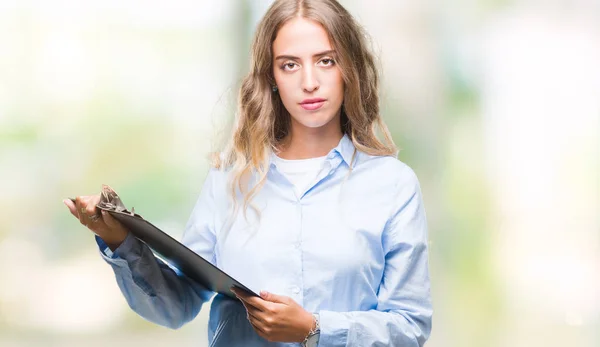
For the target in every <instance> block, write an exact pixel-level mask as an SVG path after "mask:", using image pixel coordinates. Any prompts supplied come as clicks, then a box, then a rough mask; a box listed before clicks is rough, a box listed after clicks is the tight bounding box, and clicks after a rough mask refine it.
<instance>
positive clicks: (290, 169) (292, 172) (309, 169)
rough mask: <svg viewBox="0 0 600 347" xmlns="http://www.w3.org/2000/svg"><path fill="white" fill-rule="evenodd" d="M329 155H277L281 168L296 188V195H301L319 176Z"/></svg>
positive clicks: (279, 168) (278, 166) (278, 164)
mask: <svg viewBox="0 0 600 347" xmlns="http://www.w3.org/2000/svg"><path fill="white" fill-rule="evenodd" d="M326 158H327V156H323V157H317V158H309V159H282V158H280V157H278V156H275V161H276V165H277V170H279V171H280V172H281V173H282V174H283V175H284V176H285V177H286V178H287V179H288V180H289V181H290V182H291V183H292V184H293V185H294V187H295V188H296V196H298V197H300V196H301V195H302V193H304V191H305V190H306V189H307V188H308V185H309V184H311V183H313V180H314V179H315V178H316V177H317V175H318V174H319V172H320V171H321V169H322V168H323V163H324V162H325V159H326Z"/></svg>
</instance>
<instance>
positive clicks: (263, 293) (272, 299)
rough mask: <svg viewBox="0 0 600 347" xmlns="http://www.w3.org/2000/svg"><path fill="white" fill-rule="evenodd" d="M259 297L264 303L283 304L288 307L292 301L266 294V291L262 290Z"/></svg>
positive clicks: (285, 297) (287, 298)
mask: <svg viewBox="0 0 600 347" xmlns="http://www.w3.org/2000/svg"><path fill="white" fill-rule="evenodd" d="M260 297H261V298H262V299H263V300H265V301H269V302H275V303H278V304H285V305H289V304H290V303H291V301H294V300H293V299H292V298H290V297H289V296H284V295H277V294H273V293H270V292H267V291H266V290H263V291H261V292H260Z"/></svg>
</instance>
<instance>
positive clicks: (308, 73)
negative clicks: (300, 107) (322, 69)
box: [302, 66, 320, 93]
mask: <svg viewBox="0 0 600 347" xmlns="http://www.w3.org/2000/svg"><path fill="white" fill-rule="evenodd" d="M319 86H320V84H319V81H318V79H317V76H316V71H315V69H314V67H312V66H308V67H307V68H304V69H303V71H302V89H303V90H304V91H305V92H307V93H312V92H314V91H315V90H317V89H319Z"/></svg>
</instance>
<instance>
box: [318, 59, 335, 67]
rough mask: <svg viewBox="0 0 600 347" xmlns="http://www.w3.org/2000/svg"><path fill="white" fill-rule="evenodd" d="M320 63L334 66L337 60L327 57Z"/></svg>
mask: <svg viewBox="0 0 600 347" xmlns="http://www.w3.org/2000/svg"><path fill="white" fill-rule="evenodd" d="M319 63H321V64H323V65H324V66H333V65H335V61H334V60H333V59H331V58H325V59H322V60H321V61H320V62H319Z"/></svg>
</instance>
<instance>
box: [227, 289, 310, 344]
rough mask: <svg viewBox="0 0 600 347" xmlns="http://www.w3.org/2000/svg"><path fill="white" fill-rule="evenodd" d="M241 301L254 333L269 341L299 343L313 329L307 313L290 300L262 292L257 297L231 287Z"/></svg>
mask: <svg viewBox="0 0 600 347" xmlns="http://www.w3.org/2000/svg"><path fill="white" fill-rule="evenodd" d="M231 291H232V292H233V293H234V294H235V295H236V296H237V297H238V298H239V299H240V300H241V301H242V303H243V304H244V307H245V308H246V312H247V313H248V320H249V321H250V324H252V327H254V330H256V332H257V333H258V335H260V336H261V337H263V338H264V339H266V340H268V341H270V342H302V341H304V338H305V337H306V335H308V333H309V332H310V330H311V329H312V328H313V325H314V320H313V316H312V314H311V313H310V312H308V311H306V310H305V309H304V308H302V306H300V305H298V304H297V303H296V302H295V301H294V300H293V299H292V298H290V297H287V296H283V295H276V294H273V293H269V292H265V291H262V292H260V297H256V296H253V295H250V294H247V293H245V292H244V291H243V290H239V289H236V288H232V289H231Z"/></svg>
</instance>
